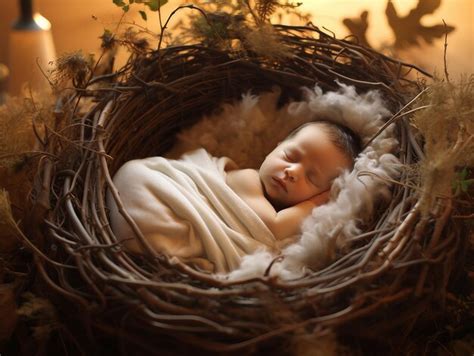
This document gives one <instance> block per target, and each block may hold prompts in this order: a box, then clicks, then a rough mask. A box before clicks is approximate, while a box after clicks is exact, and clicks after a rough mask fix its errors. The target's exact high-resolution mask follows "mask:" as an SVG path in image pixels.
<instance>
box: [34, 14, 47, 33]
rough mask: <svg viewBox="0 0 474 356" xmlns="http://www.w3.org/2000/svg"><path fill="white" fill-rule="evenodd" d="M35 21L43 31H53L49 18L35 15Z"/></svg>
mask: <svg viewBox="0 0 474 356" xmlns="http://www.w3.org/2000/svg"><path fill="white" fill-rule="evenodd" d="M33 19H34V21H35V22H36V24H37V25H38V26H39V27H40V28H41V29H42V30H44V31H49V30H50V29H51V22H49V21H48V19H47V18H45V17H43V16H41V14H39V13H36V14H34V16H33Z"/></svg>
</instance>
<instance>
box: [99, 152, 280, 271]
mask: <svg viewBox="0 0 474 356" xmlns="http://www.w3.org/2000/svg"><path fill="white" fill-rule="evenodd" d="M235 168H236V165H235V163H233V162H232V161H231V160H230V159H229V158H226V157H223V158H215V157H212V156H210V155H209V154H208V153H207V151H205V150H204V149H198V150H195V151H193V152H190V153H187V154H185V155H183V156H182V157H181V158H180V159H179V160H168V159H166V158H163V157H150V158H145V159H140V160H133V161H130V162H127V163H126V164H124V165H123V166H122V167H121V168H120V169H119V171H118V172H117V173H116V175H115V177H114V184H115V185H116V187H117V189H118V190H119V193H120V197H121V200H122V202H123V204H124V207H125V209H126V210H127V212H128V213H129V214H130V216H131V217H132V218H133V220H134V221H135V222H136V224H137V225H138V227H139V228H140V230H141V232H142V233H143V235H144V236H145V237H146V238H147V239H148V240H149V241H150V242H151V244H152V246H153V247H154V248H155V249H156V250H157V251H159V252H163V253H165V254H167V255H170V256H177V257H180V258H183V259H185V260H188V259H195V258H204V259H207V260H208V261H210V262H211V263H212V264H213V266H214V272H229V271H231V270H234V269H236V268H237V267H239V264H240V260H241V258H242V256H244V255H247V254H250V253H253V252H255V251H256V250H257V249H259V248H263V249H267V250H273V249H274V248H275V244H276V243H275V238H274V236H273V234H272V233H271V231H270V230H269V229H268V228H267V226H266V225H265V224H264V223H263V221H262V220H261V219H260V218H259V217H258V216H257V214H256V213H255V212H254V211H253V210H252V209H251V208H250V207H249V206H248V205H247V204H246V203H245V202H244V201H243V200H242V199H241V198H240V197H239V196H238V195H236V194H235V193H234V191H233V190H232V189H230V188H229V186H228V185H227V184H226V182H225V175H226V171H228V170H231V169H235ZM107 204H108V207H109V209H110V221H111V224H112V230H113V231H114V233H115V234H116V235H117V237H118V238H119V239H121V240H123V239H128V238H130V237H133V236H134V234H133V232H132V229H131V228H130V226H129V225H128V223H127V222H126V221H125V219H124V218H123V217H122V216H121V214H120V213H119V211H118V209H117V206H116V204H115V201H114V199H113V197H112V195H111V194H107ZM126 246H127V247H128V248H130V249H131V250H132V251H135V252H139V249H140V248H139V245H138V243H137V241H136V240H132V241H131V242H130V243H127V244H126Z"/></svg>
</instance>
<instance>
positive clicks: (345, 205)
mask: <svg viewBox="0 0 474 356" xmlns="http://www.w3.org/2000/svg"><path fill="white" fill-rule="evenodd" d="M302 90H303V91H304V95H303V100H302V101H299V102H292V103H290V104H288V105H286V106H284V107H282V108H280V109H277V105H276V102H277V99H278V96H279V91H278V90H277V89H276V90H274V91H273V92H271V93H267V94H262V95H261V96H259V97H258V96H253V95H250V94H246V95H243V97H242V101H241V102H239V103H236V104H234V105H224V106H223V107H222V109H221V111H220V112H219V113H218V114H216V115H212V116H209V117H205V118H203V119H202V120H200V121H199V122H198V123H197V124H196V125H195V126H193V127H192V128H190V129H188V130H186V131H184V132H182V133H181V134H180V136H179V140H178V144H177V146H176V147H175V149H174V150H173V152H171V153H170V155H169V157H174V156H178V155H179V154H180V153H182V152H184V151H186V150H189V149H192V148H195V147H204V148H206V149H207V150H208V151H209V152H210V153H211V154H212V155H214V156H228V157H230V158H232V159H233V160H234V161H235V162H236V163H237V164H238V165H239V166H240V167H242V168H246V167H254V168H258V167H259V165H260V164H261V162H262V161H263V159H264V158H265V155H266V154H268V153H269V152H270V151H272V150H273V148H274V147H275V146H276V145H277V144H278V142H280V141H282V140H283V139H284V138H285V137H286V136H287V135H288V133H289V132H291V131H292V130H293V129H294V128H296V127H298V126H300V125H301V124H303V123H305V122H308V121H315V120H318V119H325V120H331V121H334V122H337V123H339V124H342V125H345V126H347V127H349V128H350V129H352V130H353V131H354V132H355V133H357V134H358V135H359V136H360V137H361V138H362V141H363V143H366V142H368V140H369V139H370V138H371V137H372V136H373V135H374V134H375V133H376V132H377V131H378V130H379V129H380V127H381V126H382V125H383V123H384V122H385V121H384V118H386V117H387V116H388V115H390V112H389V111H388V110H387V108H386V107H385V105H384V102H383V100H382V98H381V96H380V94H379V93H378V92H377V91H369V92H367V93H364V94H358V93H357V92H356V90H355V88H354V87H352V86H347V85H344V84H339V90H338V91H335V92H326V93H323V91H322V90H321V88H319V87H318V86H316V87H315V88H314V89H308V88H304V89H302ZM397 145H398V142H397V141H396V139H395V138H393V127H388V128H387V129H386V130H384V131H383V132H382V133H381V134H380V135H379V136H378V137H377V138H376V139H375V140H373V141H372V143H371V144H370V146H368V147H367V148H365V149H364V151H363V152H362V153H360V154H359V156H358V157H357V159H356V162H355V165H354V169H353V170H352V171H351V172H349V171H346V172H344V173H343V174H342V175H341V176H340V177H338V178H337V179H336V180H335V182H334V184H333V186H332V188H331V198H330V201H329V202H328V203H327V204H325V205H323V206H320V207H317V208H315V209H313V212H312V214H311V216H309V217H308V218H307V219H306V220H305V221H304V223H303V226H302V234H301V237H300V238H299V239H297V240H296V242H294V243H292V244H290V245H288V246H286V247H285V248H283V250H282V252H281V255H282V256H283V257H284V258H279V259H278V260H277V261H278V262H276V263H274V264H273V266H272V268H271V271H270V275H272V276H279V277H280V278H282V279H294V278H298V277H300V276H302V275H303V274H304V273H306V272H307V271H308V269H311V270H317V269H321V268H322V267H324V266H326V265H327V264H328V263H330V262H331V261H332V260H333V259H334V257H335V254H336V251H338V250H343V249H345V248H347V247H348V245H349V242H350V240H351V238H352V237H354V236H356V235H357V234H359V233H360V230H359V227H360V226H362V225H363V224H364V222H367V221H368V220H370V219H371V217H372V213H373V209H374V204H375V203H376V202H377V201H379V200H380V199H389V198H390V191H389V186H388V183H387V179H386V178H389V179H396V178H397V176H398V174H399V169H400V163H399V161H398V159H397V158H396V157H395V156H394V155H393V154H392V153H391V152H393V150H394V149H396V147H397ZM361 173H371V174H361ZM276 257H277V256H274V255H272V254H271V253H269V252H267V251H256V252H255V253H254V254H252V255H248V256H245V257H244V258H243V260H242V263H241V266H240V268H239V269H237V270H235V271H232V272H231V273H230V274H228V275H226V276H220V277H221V278H229V279H233V280H235V279H246V278H252V277H258V276H262V275H263V274H264V273H265V271H266V270H267V269H268V266H269V264H270V263H272V261H273V260H274V259H275V258H276Z"/></svg>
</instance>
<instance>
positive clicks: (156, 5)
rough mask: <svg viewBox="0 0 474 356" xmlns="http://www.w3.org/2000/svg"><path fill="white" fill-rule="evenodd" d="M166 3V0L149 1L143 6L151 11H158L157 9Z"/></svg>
mask: <svg viewBox="0 0 474 356" xmlns="http://www.w3.org/2000/svg"><path fill="white" fill-rule="evenodd" d="M167 2H168V0H149V1H148V2H146V3H145V5H146V6H148V7H149V8H150V10H151V11H158V9H159V8H160V7H162V6H163V5H164V4H166V3H167Z"/></svg>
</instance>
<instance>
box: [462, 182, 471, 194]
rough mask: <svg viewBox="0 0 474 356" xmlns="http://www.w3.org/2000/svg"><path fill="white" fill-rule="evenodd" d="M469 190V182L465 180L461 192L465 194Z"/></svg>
mask: <svg viewBox="0 0 474 356" xmlns="http://www.w3.org/2000/svg"><path fill="white" fill-rule="evenodd" d="M468 189H469V184H468V182H467V181H465V180H463V181H461V190H462V192H463V193H467V190H468Z"/></svg>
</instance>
